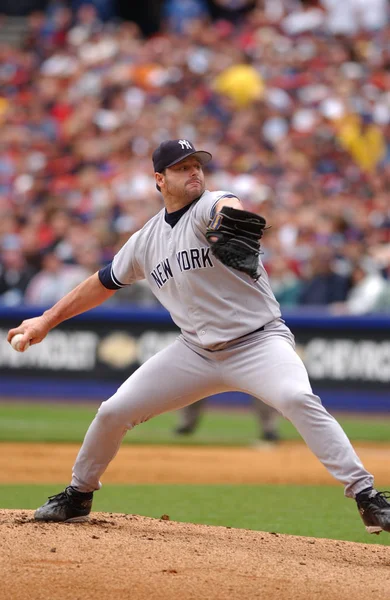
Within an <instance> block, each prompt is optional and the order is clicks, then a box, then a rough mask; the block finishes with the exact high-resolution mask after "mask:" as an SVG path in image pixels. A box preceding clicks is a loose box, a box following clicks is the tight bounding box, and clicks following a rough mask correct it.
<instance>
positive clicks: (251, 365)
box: [224, 333, 373, 498]
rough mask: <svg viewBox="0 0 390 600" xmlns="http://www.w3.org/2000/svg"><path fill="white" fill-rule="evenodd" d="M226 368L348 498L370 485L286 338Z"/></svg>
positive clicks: (271, 338)
mask: <svg viewBox="0 0 390 600" xmlns="http://www.w3.org/2000/svg"><path fill="white" fill-rule="evenodd" d="M236 352H237V353H239V357H240V360H239V362H237V361H235V360H233V358H234V357H233V356H232V357H230V358H229V360H227V361H225V364H224V375H225V377H226V378H227V379H228V381H229V383H230V384H233V382H234V383H235V385H236V386H237V388H238V389H239V390H242V391H245V392H247V393H249V394H251V395H255V396H257V397H258V398H260V399H262V400H263V401H264V402H266V403H268V404H270V405H271V406H274V407H275V408H276V409H277V410H278V411H279V412H280V413H281V414H282V415H284V416H285V417H286V418H287V419H289V420H290V421H291V422H292V423H293V425H294V426H295V427H296V429H297V430H298V431H299V433H300V434H301V436H302V437H303V439H304V440H305V442H306V443H307V445H308V446H309V448H310V449H311V450H312V452H313V453H314V454H315V455H316V456H317V457H318V459H319V460H320V461H321V462H322V464H323V465H324V466H325V467H326V468H327V469H328V471H329V472H330V473H331V475H333V477H335V478H336V479H338V480H339V481H341V482H342V483H343V484H344V486H345V494H346V496H349V497H352V498H354V497H355V496H356V494H357V493H359V492H360V491H362V490H364V489H365V488H368V487H370V486H372V484H373V476H372V475H371V474H370V473H368V471H366V469H365V468H364V467H363V465H362V463H361V461H360V459H359V457H358V456H357V454H356V452H355V451H354V449H353V448H352V445H351V443H350V441H349V439H348V438H347V436H346V434H345V433H344V431H343V429H342V428H341V426H340V425H339V423H338V422H337V421H336V420H335V419H334V417H332V416H331V415H330V414H329V413H328V412H327V411H326V409H325V408H324V406H323V405H322V403H321V400H320V399H319V397H318V396H316V395H315V394H313V391H312V389H311V385H310V382H309V377H308V374H307V371H306V368H305V366H304V364H303V363H302V361H301V359H300V358H299V356H298V355H297V353H296V352H295V350H294V348H293V346H292V344H291V342H290V341H289V340H288V337H286V336H284V335H278V334H277V333H276V334H271V335H265V336H262V337H261V338H260V339H257V341H251V342H250V343H248V344H246V345H241V346H240V348H239V349H237V350H236Z"/></svg>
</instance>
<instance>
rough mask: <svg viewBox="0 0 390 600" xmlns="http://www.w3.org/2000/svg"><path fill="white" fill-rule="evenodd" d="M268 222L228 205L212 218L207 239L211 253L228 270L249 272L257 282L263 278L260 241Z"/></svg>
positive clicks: (258, 216)
mask: <svg viewBox="0 0 390 600" xmlns="http://www.w3.org/2000/svg"><path fill="white" fill-rule="evenodd" d="M265 227H266V221H265V219H264V218H263V217H260V215H256V214H255V213H252V212H249V211H247V210H238V209H236V208H232V207H230V206H224V207H223V208H222V209H221V210H220V212H219V213H217V214H216V215H215V217H214V218H213V219H211V221H210V223H209V225H208V228H207V230H206V238H207V240H208V242H209V243H210V246H211V252H212V253H213V254H214V256H215V257H216V258H218V259H219V260H220V261H221V262H222V263H223V264H224V265H226V266H227V267H232V268H233V269H237V270H238V271H243V272H244V273H247V274H248V275H250V277H252V279H254V280H255V281H257V279H258V278H259V277H260V272H259V254H260V239H261V238H262V236H263V233H264V229H265Z"/></svg>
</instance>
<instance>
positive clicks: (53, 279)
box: [25, 248, 91, 306]
mask: <svg viewBox="0 0 390 600" xmlns="http://www.w3.org/2000/svg"><path fill="white" fill-rule="evenodd" d="M90 274H91V273H90V272H88V270H87V269H86V268H83V267H79V266H76V265H65V264H64V263H63V262H62V261H61V259H60V258H59V257H58V254H57V253H56V252H55V250H53V249H51V248H48V249H47V250H45V251H44V252H43V256H42V270H41V271H40V272H39V273H37V274H36V275H34V277H33V278H32V279H31V281H30V283H29V285H28V286H27V289H26V293H25V301H26V303H27V304H34V305H39V306H46V305H49V304H52V303H53V302H57V301H58V300H59V299H60V298H62V297H63V295H64V294H67V293H68V292H70V291H71V290H72V289H73V288H75V287H76V286H77V285H78V284H79V283H81V282H82V281H84V279H86V278H87V277H89V275H90Z"/></svg>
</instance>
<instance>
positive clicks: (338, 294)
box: [299, 248, 350, 306]
mask: <svg viewBox="0 0 390 600" xmlns="http://www.w3.org/2000/svg"><path fill="white" fill-rule="evenodd" d="M332 260H333V259H332V254H331V252H329V250H328V249H326V248H319V249H318V250H316V253H315V254H314V255H313V257H312V258H311V260H310V262H309V265H308V270H307V274H306V280H305V281H304V282H303V284H302V288H301V291H300V293H299V304H301V305H310V306H316V305H317V306H318V305H325V306H329V305H330V304H333V303H335V302H343V301H344V300H345V299H346V298H347V293H348V290H349V287H350V278H349V277H348V276H346V275H339V274H338V273H336V271H335V270H334V268H333V265H332Z"/></svg>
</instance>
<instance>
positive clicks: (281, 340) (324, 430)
mask: <svg viewBox="0 0 390 600" xmlns="http://www.w3.org/2000/svg"><path fill="white" fill-rule="evenodd" d="M227 391H241V392H245V393H247V394H250V395H252V396H256V397H257V398H260V399H261V400H262V401H263V402H266V403H267V404H269V405H271V406H273V407H274V408H276V409H277V410H278V411H279V412H280V413H281V414H282V415H283V416H284V417H286V418H287V419H289V420H290V421H291V423H292V424H293V425H294V426H295V427H296V429H297V430H298V432H299V433H300V435H301V436H302V438H303V439H304V440H305V442H306V444H307V445H308V447H309V448H310V450H311V451H312V452H313V453H314V454H315V455H316V456H317V458H318V459H319V460H320V461H321V463H322V464H323V465H324V466H325V467H326V469H327V470H328V471H329V473H330V474H331V475H332V476H333V477H335V478H336V479H337V480H338V481H340V482H341V483H342V484H343V485H344V486H345V495H346V496H348V497H351V498H353V497H355V495H356V494H357V493H358V492H360V491H362V490H363V489H365V488H367V487H370V486H372V485H373V476H372V475H371V474H370V473H369V472H368V471H366V470H365V469H364V467H363V465H362V463H361V461H360V459H359V457H358V456H357V454H356V453H355V451H354V449H353V447H352V445H351V443H350V441H349V439H348V438H347V436H346V434H345V433H344V431H343V429H342V428H341V426H340V425H339V424H338V422H337V421H336V420H335V419H334V418H333V417H332V416H331V415H330V414H329V413H328V412H327V411H326V410H325V408H324V407H323V405H322V404H321V401H320V399H319V397H318V396H316V395H314V394H313V392H312V389H311V386H310V382H309V377H308V374H307V371H306V368H305V366H304V364H303V362H302V361H301V359H300V358H299V356H298V355H297V353H296V352H295V349H294V337H293V335H292V334H291V332H290V330H289V329H288V328H287V327H286V326H285V325H284V324H283V322H282V321H279V320H278V321H273V322H271V323H269V324H268V325H267V326H266V328H265V330H264V331H261V332H256V333H253V334H250V335H247V336H245V337H243V338H241V339H239V340H235V341H234V342H230V343H228V344H225V345H224V347H222V348H221V349H219V350H214V351H211V350H205V349H202V348H200V347H197V346H194V345H191V344H190V343H188V341H186V340H185V339H184V338H183V336H179V338H178V339H177V340H176V341H175V342H174V343H173V344H171V345H170V346H168V347H167V348H165V349H164V350H162V351H161V352H159V353H158V354H156V355H155V356H153V357H152V358H151V359H149V360H148V361H147V362H146V363H144V364H143V365H142V366H141V367H140V368H139V369H138V370H137V371H135V373H133V374H132V375H131V376H130V377H129V378H128V379H127V380H126V381H125V382H124V383H123V384H122V385H121V386H120V388H119V389H118V390H117V392H116V393H115V394H114V395H113V396H112V397H111V398H109V399H108V400H106V401H105V402H103V403H102V404H101V406H100V408H99V410H98V412H97V415H96V417H95V419H94V420H93V421H92V423H91V425H90V427H89V429H88V431H87V433H86V436H85V439H84V442H83V444H82V447H81V448H80V451H79V454H78V456H77V458H76V462H75V465H74V467H73V477H72V482H71V485H73V486H75V487H76V488H78V489H79V490H80V491H84V492H87V491H92V490H97V489H99V488H100V487H101V483H100V478H101V476H102V474H103V473H104V471H105V470H106V468H107V466H108V464H109V463H110V462H111V460H112V459H113V458H114V457H115V455H116V453H117V452H118V449H119V446H120V444H121V441H122V439H123V437H124V435H125V433H126V432H127V431H128V430H129V429H132V428H133V427H135V425H138V424H139V423H143V422H144V421H147V420H148V419H150V418H152V417H154V416H156V415H158V414H161V413H164V412H168V411H171V410H176V409H178V408H182V407H184V406H187V405H188V404H191V403H192V402H195V401H196V400H199V399H201V398H204V397H205V396H210V395H212V394H217V393H220V392H227ZM302 468H304V467H302Z"/></svg>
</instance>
